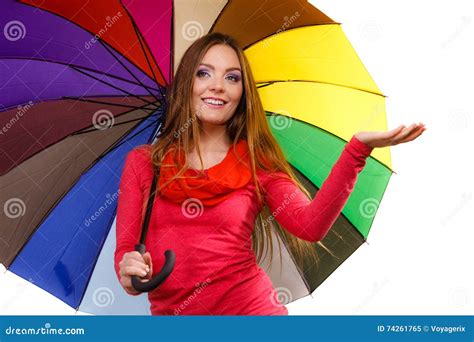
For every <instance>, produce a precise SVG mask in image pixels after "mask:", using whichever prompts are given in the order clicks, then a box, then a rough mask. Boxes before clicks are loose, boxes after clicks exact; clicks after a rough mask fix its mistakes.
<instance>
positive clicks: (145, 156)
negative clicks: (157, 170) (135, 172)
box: [126, 145, 152, 167]
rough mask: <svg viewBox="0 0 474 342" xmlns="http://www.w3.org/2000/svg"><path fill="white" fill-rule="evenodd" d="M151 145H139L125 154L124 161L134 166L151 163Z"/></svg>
mask: <svg viewBox="0 0 474 342" xmlns="http://www.w3.org/2000/svg"><path fill="white" fill-rule="evenodd" d="M151 150H152V146H151V145H140V146H138V147H135V148H134V149H133V150H131V151H130V152H129V153H128V154H127V158H126V163H127V164H132V165H133V166H134V167H140V166H144V165H147V164H151Z"/></svg>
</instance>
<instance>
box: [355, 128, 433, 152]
mask: <svg viewBox="0 0 474 342" xmlns="http://www.w3.org/2000/svg"><path fill="white" fill-rule="evenodd" d="M425 130H426V128H425V125H424V124H423V123H418V124H411V125H410V126H408V127H406V126H405V125H400V126H398V127H397V128H394V129H392V130H390V131H385V132H384V131H373V132H358V133H356V134H355V137H356V138H357V139H359V140H360V141H361V142H363V143H364V144H366V145H368V146H371V147H386V146H394V145H398V144H402V143H406V142H409V141H412V140H415V139H416V138H418V137H419V136H420V135H421V134H422V133H423V132H424V131H425Z"/></svg>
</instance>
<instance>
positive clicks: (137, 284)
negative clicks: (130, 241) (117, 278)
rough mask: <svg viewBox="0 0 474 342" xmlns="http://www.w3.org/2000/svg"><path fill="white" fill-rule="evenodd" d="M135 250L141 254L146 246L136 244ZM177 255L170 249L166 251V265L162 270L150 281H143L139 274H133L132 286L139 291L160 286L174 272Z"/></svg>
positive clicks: (148, 290)
mask: <svg viewBox="0 0 474 342" xmlns="http://www.w3.org/2000/svg"><path fill="white" fill-rule="evenodd" d="M135 250H136V251H137V252H139V253H140V254H141V255H143V254H145V252H146V247H145V245H144V244H138V245H135ZM175 259H176V256H175V254H174V252H173V251H172V250H170V249H168V250H166V251H165V265H164V266H163V268H162V269H161V271H160V272H159V273H158V274H157V275H155V276H154V277H153V278H151V279H150V280H149V281H145V282H142V281H141V280H140V278H139V277H138V276H132V286H133V288H134V289H135V290H137V291H138V292H150V291H152V290H154V289H156V288H157V287H158V286H160V285H161V284H162V283H163V282H164V281H165V280H166V278H168V276H169V275H170V274H171V272H173V268H174V262H175Z"/></svg>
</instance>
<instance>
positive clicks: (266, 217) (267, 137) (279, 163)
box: [152, 33, 317, 270]
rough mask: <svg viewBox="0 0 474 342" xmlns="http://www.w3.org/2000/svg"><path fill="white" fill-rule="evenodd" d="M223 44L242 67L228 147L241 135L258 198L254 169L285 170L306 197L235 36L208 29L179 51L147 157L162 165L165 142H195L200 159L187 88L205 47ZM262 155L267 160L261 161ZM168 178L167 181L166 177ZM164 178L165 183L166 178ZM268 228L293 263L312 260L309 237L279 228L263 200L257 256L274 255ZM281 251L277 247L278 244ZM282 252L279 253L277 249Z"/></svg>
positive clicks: (255, 238) (188, 146)
mask: <svg viewBox="0 0 474 342" xmlns="http://www.w3.org/2000/svg"><path fill="white" fill-rule="evenodd" d="M217 44H223V45H227V46H229V47H231V48H232V49H233V50H234V51H235V52H236V54H237V56H238V58H239V62H240V65H241V68H242V81H243V93H242V97H241V100H240V103H239V104H238V106H237V108H236V111H235V113H234V115H233V116H232V118H231V119H229V121H228V122H227V124H226V131H227V134H228V135H229V137H230V139H231V140H232V141H233V146H234V147H235V145H236V143H237V142H238V141H239V140H240V139H246V140H247V142H248V147H249V154H250V156H249V157H250V161H251V165H250V167H251V171H252V175H253V181H254V183H255V187H256V190H257V198H258V200H259V201H261V202H260V203H262V204H264V203H263V196H262V190H261V187H260V184H259V182H258V178H257V176H256V170H257V168H260V169H262V170H265V171H269V172H276V171H283V172H285V173H286V174H288V175H289V176H290V177H291V179H292V180H293V181H294V182H295V184H296V185H298V187H299V188H300V189H301V190H302V191H303V192H304V193H305V194H306V196H308V198H310V195H309V193H308V191H307V190H306V189H305V187H304V186H303V185H302V184H301V183H300V182H299V180H298V179H297V177H296V176H295V174H294V173H293V171H292V169H291V167H290V165H289V164H288V162H287V161H286V159H285V156H284V155H283V152H282V151H281V149H280V147H279V145H278V143H277V141H276V140H275V138H274V137H273V135H272V133H271V130H270V127H269V125H268V122H267V119H266V114H265V110H264V109H263V105H262V102H261V100H260V97H259V95H258V90H257V87H256V85H255V82H254V78H253V75H252V72H251V70H250V66H249V62H248V60H247V58H246V56H245V54H244V52H243V50H242V49H241V48H240V46H239V44H238V43H237V41H236V40H235V39H234V38H232V37H230V36H228V35H225V34H221V33H211V34H208V35H205V36H203V37H201V38H200V39H198V40H196V41H195V42H194V43H193V44H192V45H191V46H190V47H189V48H188V49H187V50H186V52H185V53H184V55H183V57H182V59H181V62H180V63H179V66H178V69H177V71H176V75H175V77H174V80H173V82H172V84H171V87H169V89H168V91H167V96H166V98H167V108H166V115H165V121H164V123H163V126H162V129H161V131H160V135H159V139H158V140H157V142H156V143H155V144H153V146H152V162H153V165H154V166H155V168H156V169H159V168H160V167H161V162H162V160H163V157H164V155H165V154H166V152H167V151H168V149H169V148H170V147H174V148H177V150H178V151H180V150H182V151H184V152H185V153H190V151H192V148H193V147H194V146H196V151H197V153H198V155H199V158H200V160H201V163H202V158H201V153H200V151H199V143H198V142H199V137H200V135H199V131H200V127H199V120H198V119H197V117H196V114H195V112H194V110H193V108H192V88H193V82H194V75H195V73H196V72H197V69H198V67H199V64H200V62H201V61H202V59H203V58H204V55H205V54H206V52H207V51H208V50H209V49H210V48H211V47H212V46H214V45H217ZM263 160H266V161H267V162H268V164H267V162H265V163H264V162H263ZM187 164H188V162H187V160H186V164H185V165H182V167H181V169H180V170H179V172H178V173H177V174H176V175H175V177H174V178H173V179H175V178H176V177H181V176H182V175H183V174H184V172H185V171H186V169H187V168H188V165H187ZM170 181H172V180H170ZM168 183H169V182H168ZM272 230H273V231H274V232H275V233H276V234H277V235H278V236H279V237H280V238H281V240H282V241H283V242H284V243H285V244H286V246H287V248H288V249H289V251H290V253H291V255H292V256H293V257H294V258H295V260H294V261H295V262H296V264H297V265H298V266H299V267H300V270H302V269H303V259H304V257H305V256H310V257H312V258H314V261H317V255H316V249H315V246H313V244H312V243H311V242H308V241H304V240H301V239H299V238H297V237H296V236H294V235H292V234H290V233H288V232H287V231H286V230H284V229H283V228H282V227H281V226H280V225H279V224H278V222H276V221H275V220H274V219H273V216H272V215H271V213H270V210H269V208H268V206H266V205H263V209H262V211H261V212H260V213H259V215H258V217H257V220H256V222H255V226H254V231H253V233H252V248H253V250H254V252H255V255H256V257H257V261H259V262H260V261H261V260H262V258H263V257H264V256H266V255H267V254H266V253H269V259H270V260H271V258H272V254H273V243H272ZM279 249H280V252H281V246H280V245H279ZM280 256H281V253H280Z"/></svg>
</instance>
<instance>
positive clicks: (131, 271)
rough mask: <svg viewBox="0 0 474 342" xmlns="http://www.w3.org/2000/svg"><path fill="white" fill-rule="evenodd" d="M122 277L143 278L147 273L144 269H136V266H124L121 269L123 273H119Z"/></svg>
mask: <svg viewBox="0 0 474 342" xmlns="http://www.w3.org/2000/svg"><path fill="white" fill-rule="evenodd" d="M121 274H122V276H126V277H131V276H134V275H136V276H139V277H145V276H146V274H147V272H146V271H145V269H144V268H141V267H136V266H126V267H124V268H123V273H121Z"/></svg>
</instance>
